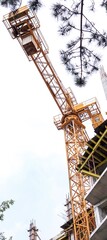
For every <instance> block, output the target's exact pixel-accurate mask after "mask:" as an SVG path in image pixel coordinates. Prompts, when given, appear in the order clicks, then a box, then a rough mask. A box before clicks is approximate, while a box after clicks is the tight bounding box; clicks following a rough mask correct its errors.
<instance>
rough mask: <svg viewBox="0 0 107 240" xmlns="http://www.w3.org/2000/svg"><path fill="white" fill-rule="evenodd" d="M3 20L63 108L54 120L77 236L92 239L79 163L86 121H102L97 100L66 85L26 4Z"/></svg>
mask: <svg viewBox="0 0 107 240" xmlns="http://www.w3.org/2000/svg"><path fill="white" fill-rule="evenodd" d="M3 22H4V24H5V26H6V28H7V29H8V31H9V32H10V34H11V36H12V38H17V40H18V41H19V43H20V45H21V47H22V48H23V50H24V52H25V54H26V55H27V57H28V59H29V60H32V61H33V62H34V64H35V65H36V67H37V69H38V71H39V72H40V74H41V76H42V79H43V80H44V82H45V84H46V85H47V87H48V89H49V91H50V93H51V95H52V97H53V99H54V101H55V102H56V104H57V106H58V108H59V110H60V115H58V116H56V117H54V123H55V125H56V127H57V128H58V129H63V130H64V138H65V147H66V156H67V166H68V176H69V188H70V199H71V206H72V217H73V231H74V238H75V240H89V236H90V233H91V232H92V231H93V229H94V228H95V221H94V212H93V207H92V206H90V205H88V203H87V202H86V201H85V195H86V193H87V191H88V190H89V188H90V184H89V177H88V176H87V175H83V174H81V173H80V172H78V164H79V161H80V160H79V159H80V157H81V156H82V154H83V152H84V148H85V146H86V142H87V141H88V135H87V132H86V130H85V126H84V125H83V122H84V121H86V120H88V119H91V121H92V125H93V128H96V127H97V126H99V125H100V124H101V123H102V122H103V117H102V115H101V112H100V108H99V105H98V102H97V100H96V99H95V98H93V99H90V100H88V101H86V102H83V103H80V104H78V103H77V101H76V98H75V96H74V94H73V92H72V91H71V89H70V88H68V89H65V87H64V86H63V84H62V82H61V80H60V78H59V77H58V75H57V73H56V71H55V69H54V67H53V66H52V63H51V61H50V59H49V57H48V52H49V50H48V46H47V43H46V41H45V39H44V37H43V36H42V33H41V31H40V23H39V20H38V18H37V16H36V15H35V14H34V13H33V12H32V11H31V10H29V8H28V7H27V6H24V7H22V8H19V9H18V10H17V11H15V12H11V13H9V14H7V15H5V16H4V18H3Z"/></svg>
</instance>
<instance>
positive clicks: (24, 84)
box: [0, 0, 107, 240]
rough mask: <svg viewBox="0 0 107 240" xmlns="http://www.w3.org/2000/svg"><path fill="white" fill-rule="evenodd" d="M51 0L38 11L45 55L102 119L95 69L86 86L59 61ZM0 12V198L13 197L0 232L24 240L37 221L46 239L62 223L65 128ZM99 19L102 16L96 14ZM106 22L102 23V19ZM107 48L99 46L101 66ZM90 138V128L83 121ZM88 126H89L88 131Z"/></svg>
mask: <svg viewBox="0 0 107 240" xmlns="http://www.w3.org/2000/svg"><path fill="white" fill-rule="evenodd" d="M53 2H54V1H53V0H50V1H49V3H48V4H46V6H44V7H43V8H42V9H41V11H40V12H39V13H38V17H39V19H40V22H41V31H42V33H43V35H44V37H45V39H46V41H47V43H48V45H49V49H50V50H49V57H50V59H51V62H52V64H53V66H54V68H55V70H56V72H57V73H58V75H59V77H60V79H61V80H62V82H63V84H64V85H65V86H66V87H69V86H70V87H71V88H72V90H73V92H74V94H75V96H76V98H77V100H78V102H82V101H85V100H88V99H90V98H92V97H97V98H98V101H99V103H100V106H101V109H102V113H103V116H104V118H106V116H105V112H106V111H107V107H106V104H107V103H106V100H105V96H104V93H103V89H102V84H101V80H100V75H99V73H96V74H94V75H92V76H91V77H90V79H89V80H88V83H87V86H86V87H85V88H77V87H76V86H75V85H74V81H73V78H72V76H71V75H69V74H68V73H67V72H66V71H65V68H64V66H63V65H62V64H61V62H60V57H59V52H58V50H59V49H60V48H61V46H63V39H62V38H61V37H59V36H58V33H57V30H56V29H57V22H56V21H55V19H54V18H53V17H52V16H51V11H50V6H51V3H53ZM8 12H9V11H8V10H7V9H3V8H1V13H0V66H1V68H0V76H1V77H0V146H1V147H0V202H2V201H3V200H7V199H11V198H12V199H14V200H15V204H14V206H12V207H11V208H10V209H9V210H7V212H6V213H5V220H4V221H3V222H1V224H0V231H2V232H5V233H6V236H7V237H9V236H13V239H15V240H19V239H23V240H27V239H28V233H27V229H28V228H29V223H30V221H31V220H32V219H34V220H36V223H37V227H38V229H39V235H40V237H41V238H42V239H44V240H46V239H50V238H51V237H53V236H55V235H56V234H57V233H59V231H60V225H61V224H63V223H64V219H63V218H62V217H61V216H62V213H64V210H65V209H64V204H65V199H66V194H68V175H67V166H66V156H65V143H64V136H63V131H58V130H57V129H56V127H55V126H54V123H53V116H55V115H57V114H59V110H58V108H57V106H56V104H55V102H54V100H53V99H52V97H51V95H50V93H49V91H48V89H47V87H46V86H45V84H44V82H43V79H42V78H41V77H40V75H39V73H38V71H37V69H36V67H35V66H34V64H33V63H32V62H29V61H28V59H27V58H26V56H25V54H24V52H23V50H22V49H21V47H20V45H19V43H18V42H17V40H13V39H11V37H10V35H9V33H8V31H7V29H6V28H5V26H4V24H3V23H2V16H3V14H5V13H8ZM98 21H99V23H100V21H101V18H98ZM101 24H104V23H101ZM106 53H107V49H104V51H103V59H102V64H103V65H104V67H105V69H106V67H107V64H106ZM87 127H88V129H87V131H88V133H89V134H90V137H92V136H93V130H92V128H91V126H90V124H87ZM90 129H91V130H90Z"/></svg>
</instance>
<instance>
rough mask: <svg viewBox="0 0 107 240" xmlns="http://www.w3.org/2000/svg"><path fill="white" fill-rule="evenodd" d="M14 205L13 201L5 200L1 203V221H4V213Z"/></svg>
mask: <svg viewBox="0 0 107 240" xmlns="http://www.w3.org/2000/svg"><path fill="white" fill-rule="evenodd" d="M13 204H14V201H13V200H12V199H11V200H7V201H3V202H2V203H1V205H0V220H1V221H3V219H4V212H5V211H6V210H7V209H8V208H10V206H11V205H13Z"/></svg>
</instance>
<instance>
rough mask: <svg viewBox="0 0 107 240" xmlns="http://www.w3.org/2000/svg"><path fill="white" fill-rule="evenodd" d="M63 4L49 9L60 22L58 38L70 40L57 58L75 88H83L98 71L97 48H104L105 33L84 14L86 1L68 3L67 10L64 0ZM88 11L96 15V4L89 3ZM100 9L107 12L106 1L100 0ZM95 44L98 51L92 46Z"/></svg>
mask: <svg viewBox="0 0 107 240" xmlns="http://www.w3.org/2000/svg"><path fill="white" fill-rule="evenodd" d="M63 2H64V4H62V1H61V4H60V3H56V4H53V6H52V14H53V16H54V17H55V18H57V19H58V20H59V22H60V23H61V25H60V26H59V30H58V31H59V33H60V35H61V36H67V35H68V34H69V38H70V41H69V42H68V43H67V44H66V48H65V50H61V51H60V56H61V60H62V62H63V64H64V65H65V67H66V69H67V71H69V72H70V73H71V74H72V75H73V76H74V80H75V84H76V85H78V86H80V87H81V86H84V85H85V84H86V80H87V78H88V76H89V75H90V74H91V73H92V72H94V71H97V70H98V68H99V62H100V60H101V56H100V54H98V49H99V47H106V46H107V33H106V32H104V31H102V32H100V31H99V30H98V29H97V28H96V27H95V23H93V22H92V21H91V19H89V18H88V17H87V15H86V14H85V10H84V9H86V6H87V5H88V4H87V1H86V0H75V1H71V2H72V4H71V5H70V6H69V7H68V4H67V2H69V1H67V0H65V1H63ZM90 2H91V4H90V7H89V10H90V11H91V12H95V2H94V1H93V0H91V1H90ZM100 6H101V7H105V9H106V11H107V1H105V0H103V2H102V1H101V5H100ZM94 42H96V43H97V46H98V48H97V52H96V51H95V49H94V48H95V46H94V47H93V43H94Z"/></svg>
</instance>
